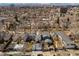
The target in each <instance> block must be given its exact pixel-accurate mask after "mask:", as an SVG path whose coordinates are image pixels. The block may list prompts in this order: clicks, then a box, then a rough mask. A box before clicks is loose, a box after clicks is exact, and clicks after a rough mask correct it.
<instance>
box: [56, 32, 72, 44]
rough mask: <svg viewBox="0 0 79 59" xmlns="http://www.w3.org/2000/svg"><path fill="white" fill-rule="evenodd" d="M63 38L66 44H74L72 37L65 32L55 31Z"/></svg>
mask: <svg viewBox="0 0 79 59" xmlns="http://www.w3.org/2000/svg"><path fill="white" fill-rule="evenodd" d="M55 33H56V34H57V35H58V36H59V37H60V38H61V39H62V41H64V42H65V43H66V44H73V42H72V40H70V38H69V37H68V36H67V35H65V34H64V33H63V32H61V31H59V32H55Z"/></svg>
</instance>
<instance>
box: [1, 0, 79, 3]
mask: <svg viewBox="0 0 79 59" xmlns="http://www.w3.org/2000/svg"><path fill="white" fill-rule="evenodd" d="M4 2H5V3H13V2H14V3H79V0H0V3H4Z"/></svg>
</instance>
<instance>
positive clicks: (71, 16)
mask: <svg viewBox="0 0 79 59" xmlns="http://www.w3.org/2000/svg"><path fill="white" fill-rule="evenodd" d="M78 39H79V7H78V6H77V7H76V6H74V7H72V6H71V7H56V6H52V5H41V7H34V6H31V7H26V6H24V7H16V6H14V5H13V4H11V5H10V6H7V7H6V6H1V7H0V56H79V40H78Z"/></svg>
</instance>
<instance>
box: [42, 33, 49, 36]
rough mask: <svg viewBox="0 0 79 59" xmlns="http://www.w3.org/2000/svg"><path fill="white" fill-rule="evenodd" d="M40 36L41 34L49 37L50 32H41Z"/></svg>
mask: <svg viewBox="0 0 79 59" xmlns="http://www.w3.org/2000/svg"><path fill="white" fill-rule="evenodd" d="M42 36H43V37H46V36H48V37H50V33H49V32H43V33H42Z"/></svg>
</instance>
